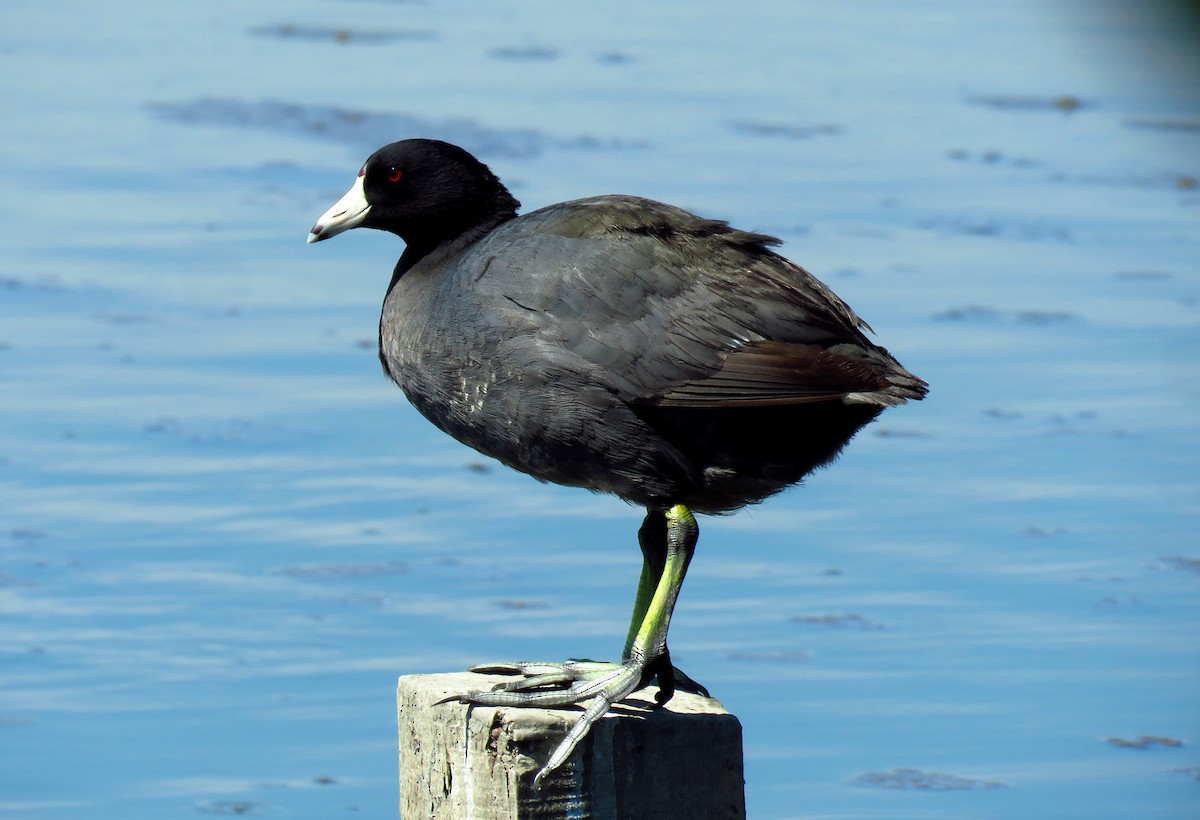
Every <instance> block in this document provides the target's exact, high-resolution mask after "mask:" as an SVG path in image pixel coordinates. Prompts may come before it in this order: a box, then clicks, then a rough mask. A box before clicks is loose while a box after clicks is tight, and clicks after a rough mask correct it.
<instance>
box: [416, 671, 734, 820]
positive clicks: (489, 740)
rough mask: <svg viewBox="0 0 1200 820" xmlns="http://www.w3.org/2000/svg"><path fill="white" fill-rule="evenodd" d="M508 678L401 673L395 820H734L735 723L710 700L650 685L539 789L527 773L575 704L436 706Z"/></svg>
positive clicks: (567, 722) (571, 718)
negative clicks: (666, 698) (662, 692)
mask: <svg viewBox="0 0 1200 820" xmlns="http://www.w3.org/2000/svg"><path fill="white" fill-rule="evenodd" d="M505 680H511V679H510V678H505V677H501V676H496V675H480V674H474V673H454V674H442V675H406V676H404V677H402V678H400V681H399V685H398V687H397V692H396V700H397V706H398V709H399V726H400V815H401V818H402V820H425V819H426V818H429V820H466V818H472V820H534V819H535V818H536V820H548V819H549V818H564V817H569V818H573V819H574V818H578V819H579V820H601V818H604V820H609V819H612V820H615V819H616V818H620V820H640V819H641V818H645V819H646V820H649V818H654V820H683V818H688V820H704V818H712V819H713V820H727V819H728V820H741V818H745V816H746V804H745V790H744V781H743V775H742V727H741V724H740V723H738V720H737V718H736V717H734V716H733V715H731V714H729V712H727V711H725V709H724V707H722V706H721V704H720V703H719V702H717V701H716V700H714V699H712V698H705V697H701V696H699V695H691V694H688V693H686V692H677V693H676V694H675V697H674V698H673V699H672V700H671V701H670V703H668V704H667V705H666V706H665V707H663V708H661V709H653V710H652V709H651V708H650V707H651V706H653V704H654V694H655V693H656V692H657V691H658V690H657V689H656V688H654V687H649V688H648V689H644V690H642V691H641V692H637V693H635V694H634V695H633V696H632V697H630V698H628V699H626V700H625V701H622V702H621V703H619V704H617V705H615V706H614V707H613V709H612V711H611V712H610V713H609V714H608V715H606V716H605V717H604V718H603V719H601V720H600V721H599V722H597V724H596V725H595V726H594V727H593V728H592V731H591V733H590V734H589V736H588V737H587V738H585V739H584V741H583V742H582V743H581V744H580V745H579V748H578V749H576V751H575V753H574V754H573V755H572V756H571V758H570V759H569V760H568V761H567V762H566V763H565V764H563V766H562V767H561V768H559V769H558V770H557V771H555V772H554V773H553V774H552V775H550V776H549V777H547V778H546V780H545V781H544V782H543V783H542V787H541V789H538V790H535V789H534V788H533V778H534V775H536V774H537V772H538V769H539V768H540V767H541V765H542V763H544V762H545V761H546V759H547V758H549V756H550V753H551V752H552V751H553V750H554V747H555V746H557V745H558V742H559V740H561V739H562V737H563V735H565V734H566V732H567V730H568V729H570V727H571V726H572V725H573V724H574V723H575V721H576V720H577V719H578V718H579V715H580V713H581V711H582V710H581V709H579V708H577V707H571V708H563V709H518V708H513V707H488V706H468V705H465V704H459V703H444V704H440V705H435V704H436V703H437V701H438V700H440V699H441V698H443V697H446V696H447V695H450V694H453V693H457V692H466V691H474V690H482V689H489V688H491V686H492V685H494V684H496V683H500V682H502V681H505Z"/></svg>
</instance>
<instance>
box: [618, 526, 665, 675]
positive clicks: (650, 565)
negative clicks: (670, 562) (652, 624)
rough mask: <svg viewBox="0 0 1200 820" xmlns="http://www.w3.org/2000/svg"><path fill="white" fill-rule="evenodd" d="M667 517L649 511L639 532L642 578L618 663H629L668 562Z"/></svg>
mask: <svg viewBox="0 0 1200 820" xmlns="http://www.w3.org/2000/svg"><path fill="white" fill-rule="evenodd" d="M666 541H667V516H666V514H665V513H663V512H662V511H661V510H650V511H649V512H647V513H646V520H645V521H643V522H642V527H641V529H639V530H638V544H639V546H641V548H642V574H641V576H640V577H639V578H638V587H637V597H636V598H634V600H633V617H631V618H630V619H629V634H628V635H627V636H626V638H625V648H624V649H623V650H622V651H621V660H623V661H624V660H628V659H629V651H630V650H631V649H633V642H634V640H635V639H636V638H637V634H638V630H640V629H641V628H642V621H644V620H645V619H646V610H647V609H649V608H650V599H651V598H653V597H654V588H655V587H656V586H657V585H658V579H659V578H661V577H662V573H663V566H664V565H665V564H666V560H667V546H666Z"/></svg>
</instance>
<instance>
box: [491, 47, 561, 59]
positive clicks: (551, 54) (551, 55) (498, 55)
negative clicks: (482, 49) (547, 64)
mask: <svg viewBox="0 0 1200 820" xmlns="http://www.w3.org/2000/svg"><path fill="white" fill-rule="evenodd" d="M488 56H489V57H491V58H492V59H495V60H556V59H558V49H556V48H552V47H550V46H501V47H500V48H494V49H492V50H491V51H489V52H488Z"/></svg>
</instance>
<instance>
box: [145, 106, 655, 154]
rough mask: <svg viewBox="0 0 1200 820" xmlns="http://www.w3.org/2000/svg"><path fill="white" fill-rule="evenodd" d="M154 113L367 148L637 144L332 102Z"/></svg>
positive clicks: (487, 150)
mask: <svg viewBox="0 0 1200 820" xmlns="http://www.w3.org/2000/svg"><path fill="white" fill-rule="evenodd" d="M146 108H147V109H148V110H149V111H151V112H152V113H154V114H155V115H157V116H159V117H162V118H163V119H166V120H170V121H172V122H178V123H181V124H184V125H216V126H225V127H240V128H259V129H265V130H271V131H282V132H285V133H292V134H301V135H304V136H308V137H314V138H316V139H323V140H331V141H334V142H341V143H345V144H348V145H353V146H358V147H359V148H360V149H362V150H363V151H364V152H369V151H374V150H375V149H377V148H378V147H379V146H381V145H386V144H387V143H390V142H393V141H395V140H397V139H401V138H404V137H406V136H421V137H427V138H431V139H440V140H445V141H447V142H452V143H454V144H456V145H460V146H462V147H463V148H465V149H467V150H468V151H470V152H472V153H475V154H480V155H484V156H508V157H530V156H534V155H536V154H538V153H540V152H542V151H544V150H546V149H547V148H563V149H628V148H638V147H642V145H641V144H639V143H636V142H629V141H626V140H620V139H612V138H606V137H595V136H592V135H586V134H585V135H579V136H575V137H566V138H562V137H551V136H548V135H546V134H544V133H543V132H541V131H539V130H536V129H532V128H508V129H504V128H490V127H488V126H486V125H483V124H481V123H480V122H479V121H477V120H475V119H471V118H465V117H464V118H461V119H458V118H456V119H443V120H434V119H429V118H427V117H421V116H417V115H415V114H405V113H399V112H397V113H388V112H380V111H364V110H355V109H349V108H336V107H333V106H321V105H301V104H297V103H286V102H278V101H274V100H263V101H259V102H248V101H245V100H232V99H221V98H215V97H202V98H200V99H197V100H192V101H191V102H148V103H146Z"/></svg>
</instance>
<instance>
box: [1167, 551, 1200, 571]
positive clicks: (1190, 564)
mask: <svg viewBox="0 0 1200 820" xmlns="http://www.w3.org/2000/svg"><path fill="white" fill-rule="evenodd" d="M1162 562H1163V563H1164V564H1166V565H1167V566H1168V567H1170V568H1171V569H1173V570H1178V571H1180V572H1195V573H1200V558H1188V557H1187V556H1184V555H1168V556H1167V557H1165V558H1163V559H1162Z"/></svg>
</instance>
